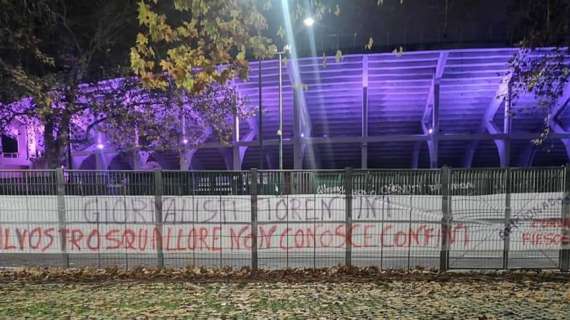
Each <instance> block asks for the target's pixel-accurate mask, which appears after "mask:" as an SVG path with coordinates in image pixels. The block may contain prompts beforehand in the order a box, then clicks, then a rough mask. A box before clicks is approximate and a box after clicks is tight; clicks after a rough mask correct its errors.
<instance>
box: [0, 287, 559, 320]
mask: <svg viewBox="0 0 570 320" xmlns="http://www.w3.org/2000/svg"><path fill="white" fill-rule="evenodd" d="M0 293H1V295H0V318H2V319H23V318H34V319H38V318H43V319H155V318H158V319H160V318H163V319H173V318H176V319H182V318H191V319H193V318H196V319H219V318H222V319H271V318H274V319H347V318H356V319H384V318H387V319H394V318H399V319H429V318H440V319H495V318H498V319H570V286H569V285H568V282H564V281H562V282H561V281H548V280H546V281H543V280H541V281H532V280H524V281H523V280H521V281H497V280H485V281H484V280H469V279H468V278H467V279H465V278H463V279H459V280H446V281H433V280H429V279H422V280H414V279H412V280H406V279H374V278H370V279H365V280H364V281H343V280H342V279H341V280H340V281H336V282H322V281H316V282H315V281H298V282H295V281H288V282H280V281H279V280H276V281H267V280H260V281H255V280H249V281H246V280H244V281H241V280H237V281H226V280H220V281H188V280H180V281H165V280H149V281H140V280H122V281H103V282H88V283H81V282H77V283H73V282H55V283H50V282H44V283H35V282H33V281H32V282H31V281H21V280H15V281H3V282H2V283H0Z"/></svg>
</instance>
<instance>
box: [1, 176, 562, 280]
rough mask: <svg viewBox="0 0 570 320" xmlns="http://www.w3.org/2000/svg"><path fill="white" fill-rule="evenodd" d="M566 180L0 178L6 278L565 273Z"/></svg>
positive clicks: (431, 177)
mask: <svg viewBox="0 0 570 320" xmlns="http://www.w3.org/2000/svg"><path fill="white" fill-rule="evenodd" d="M568 170H569V169H568V167H559V168H487V169H450V168H447V167H444V168H442V169H434V170H432V169H428V170H352V169H346V170H283V171H278V170H255V169H253V170H250V171H219V172H214V171H81V170H63V169H58V170H3V171H0V266H25V265H41V266H46V265H57V266H97V267H104V266H121V267H124V268H132V267H135V266H158V267H164V266H178V267H181V266H206V267H208V266H210V267H214V266H215V267H236V268H237V267H244V266H247V267H252V268H254V269H256V268H296V267H304V268H318V267H329V266H336V265H347V266H376V267H378V268H381V269H408V270H409V269H413V268H429V269H438V270H441V271H446V270H449V269H521V268H523V269H524V268H532V269H560V270H562V271H568V269H569V267H570V250H569V249H570V247H569V241H570V206H569V202H568V199H569V193H570V181H569V175H568Z"/></svg>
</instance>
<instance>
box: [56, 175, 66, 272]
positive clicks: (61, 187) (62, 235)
mask: <svg viewBox="0 0 570 320" xmlns="http://www.w3.org/2000/svg"><path fill="white" fill-rule="evenodd" d="M55 175H56V178H55V179H56V183H57V222H58V228H59V240H60V241H59V245H60V248H61V253H62V259H63V264H64V266H66V267H69V253H67V241H66V240H67V239H66V238H67V230H66V227H67V221H66V220H67V219H66V212H65V176H64V173H63V168H57V169H56V170H55Z"/></svg>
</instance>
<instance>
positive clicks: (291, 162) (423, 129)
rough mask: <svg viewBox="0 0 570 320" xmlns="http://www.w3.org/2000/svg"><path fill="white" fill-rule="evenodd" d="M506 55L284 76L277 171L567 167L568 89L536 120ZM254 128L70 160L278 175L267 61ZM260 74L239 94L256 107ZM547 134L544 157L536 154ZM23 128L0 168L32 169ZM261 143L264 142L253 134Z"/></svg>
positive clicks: (370, 58) (358, 62) (357, 65)
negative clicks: (190, 146)
mask: <svg viewBox="0 0 570 320" xmlns="http://www.w3.org/2000/svg"><path fill="white" fill-rule="evenodd" d="M513 53H514V49H508V48H507V49H496V48H494V49H461V50H445V51H417V52H406V53H403V54H401V55H399V54H398V55H396V54H393V53H387V54H367V55H362V54H360V55H347V56H344V57H343V58H342V59H341V60H340V61H338V60H337V59H336V58H335V57H327V58H326V59H324V58H322V57H315V58H302V59H299V60H298V76H299V79H300V83H302V86H292V85H291V84H292V83H295V82H296V81H293V80H292V79H293V77H295V75H294V73H295V72H294V71H293V70H294V69H296V68H294V67H293V60H289V61H288V63H287V67H284V68H283V74H284V76H283V115H284V117H283V122H284V127H283V155H284V157H283V163H284V168H286V169H289V168H296V169H301V168H305V169H310V168H344V167H353V168H435V167H441V166H443V165H447V166H451V167H466V168H469V167H498V166H501V167H506V166H523V167H524V166H559V165H563V164H565V163H566V162H567V161H568V158H569V156H570V132H568V131H567V129H566V128H567V124H568V122H569V120H570V119H569V113H568V110H567V106H568V101H569V99H570V89H567V90H566V91H565V94H564V95H563V97H562V98H561V99H559V101H558V103H557V104H556V105H555V107H554V108H552V110H551V111H550V113H548V111H546V110H545V111H541V109H540V108H532V107H531V106H532V105H533V103H535V101H534V98H533V97H532V96H522V97H519V99H518V100H517V101H516V103H511V101H510V100H509V96H510V95H509V93H510V90H509V83H510V81H509V80H510V73H509V72H508V68H507V66H508V61H509V59H510V58H511V57H512V55H513ZM261 67H262V70H261V74H262V79H261V80H262V81H261V83H262V93H261V96H262V97H263V99H262V107H263V112H262V119H261V121H260V119H259V113H258V114H257V116H255V117H253V118H251V119H249V120H248V121H241V123H239V124H238V125H239V135H235V136H234V139H233V142H232V143H231V144H230V145H227V144H226V145H222V144H220V143H219V142H217V141H216V140H215V139H214V138H213V137H212V138H210V139H209V140H208V141H207V142H206V143H204V144H202V145H201V146H200V147H198V148H197V149H195V150H190V151H189V152H187V153H186V154H185V155H183V156H181V155H179V154H176V153H175V152H157V153H154V154H141V155H139V157H136V158H138V159H141V161H139V162H138V163H136V164H135V163H134V162H133V161H132V158H135V157H132V156H129V155H128V154H125V153H122V152H119V151H120V150H115V149H114V148H113V146H112V145H110V144H107V143H105V142H104V141H103V142H99V143H97V144H95V145H93V146H91V147H90V148H87V149H86V150H84V151H77V152H73V154H72V158H73V167H74V168H76V169H77V168H79V169H140V168H148V167H149V166H154V167H157V166H158V167H160V168H162V169H182V170H188V169H192V170H225V169H227V170H239V169H249V168H265V169H268V168H273V169H276V168H278V167H279V165H278V153H279V152H278V122H279V113H278V101H279V91H278V87H279V86H278V83H279V77H278V62H277V60H268V61H263V62H262V64H261ZM258 68H259V65H258V63H251V64H250V76H249V80H248V81H240V82H238V83H236V85H237V87H238V89H239V92H240V93H241V95H242V96H243V97H245V98H246V100H247V103H248V104H250V106H252V107H253V108H257V106H258V105H259V101H258V100H259V98H258V97H259V95H260V93H259V81H258V80H259V79H258V76H257V75H258V71H259V70H258ZM545 121H548V122H549V123H548V127H550V128H552V132H550V133H549V135H548V139H547V140H546V141H544V142H543V143H542V144H540V145H536V144H535V143H533V142H532V140H533V139H535V138H536V137H538V136H539V135H540V134H541V133H542V131H543V129H544V128H545ZM28 129H29V128H25V127H23V126H18V124H17V123H15V124H14V130H13V132H15V134H14V135H13V136H12V137H9V136H4V137H3V139H2V140H3V142H4V143H3V146H4V147H3V152H2V153H1V154H2V157H1V158H0V168H26V167H30V166H31V161H30V160H31V158H32V157H33V152H34V150H31V149H33V148H34V146H33V143H31V142H30V141H28V140H29V138H28V137H29V133H28V134H26V132H28V131H29V130H28ZM260 131H261V132H262V141H260V139H259V135H258V132H260Z"/></svg>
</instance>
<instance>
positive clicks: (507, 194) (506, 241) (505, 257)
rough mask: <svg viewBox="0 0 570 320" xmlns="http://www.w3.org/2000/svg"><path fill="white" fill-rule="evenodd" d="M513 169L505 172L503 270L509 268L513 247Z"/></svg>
mask: <svg viewBox="0 0 570 320" xmlns="http://www.w3.org/2000/svg"><path fill="white" fill-rule="evenodd" d="M511 180H512V177H511V168H507V169H506V170H505V229H504V230H505V231H504V236H503V269H508V268H509V250H510V247H511V231H512V230H511V229H512V228H511Z"/></svg>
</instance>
